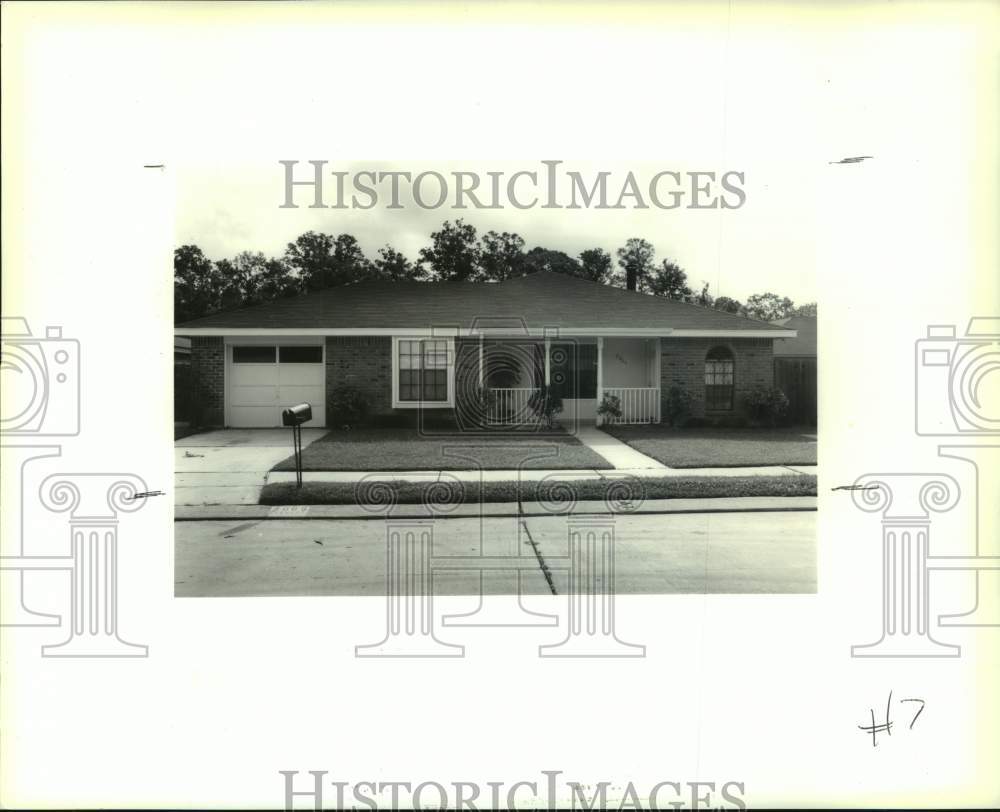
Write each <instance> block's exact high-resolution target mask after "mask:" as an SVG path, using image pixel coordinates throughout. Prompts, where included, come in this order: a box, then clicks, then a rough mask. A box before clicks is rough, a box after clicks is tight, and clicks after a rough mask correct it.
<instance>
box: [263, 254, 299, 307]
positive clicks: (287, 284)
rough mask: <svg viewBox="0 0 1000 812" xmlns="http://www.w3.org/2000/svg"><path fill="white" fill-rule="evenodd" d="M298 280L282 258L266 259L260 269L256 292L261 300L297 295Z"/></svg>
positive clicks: (266, 300) (268, 300) (269, 300)
mask: <svg viewBox="0 0 1000 812" xmlns="http://www.w3.org/2000/svg"><path fill="white" fill-rule="evenodd" d="M298 293H299V282H298V280H297V279H296V278H295V277H294V276H293V275H292V270H291V268H289V267H288V265H287V264H286V263H285V261H284V260H282V259H266V260H265V261H264V264H263V266H262V267H261V270H260V276H259V282H258V285H257V294H258V296H259V297H260V300H261V301H263V302H271V301H274V300H275V299H284V298H287V297H289V296H297V295H298Z"/></svg>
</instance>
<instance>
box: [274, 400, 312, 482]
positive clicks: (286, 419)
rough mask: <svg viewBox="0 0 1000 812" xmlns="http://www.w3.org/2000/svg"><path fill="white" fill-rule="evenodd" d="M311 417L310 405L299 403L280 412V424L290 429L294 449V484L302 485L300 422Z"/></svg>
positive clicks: (304, 421)
mask: <svg viewBox="0 0 1000 812" xmlns="http://www.w3.org/2000/svg"><path fill="white" fill-rule="evenodd" d="M312 419H313V410H312V406H310V405H309V404H308V403H300V404H299V405H298V406H290V407H289V408H287V409H284V410H282V412H281V425H283V426H290V427H291V429H292V448H293V449H294V450H295V485H296V487H299V488H301V487H302V424H303V423H308V422H309V421H310V420H312Z"/></svg>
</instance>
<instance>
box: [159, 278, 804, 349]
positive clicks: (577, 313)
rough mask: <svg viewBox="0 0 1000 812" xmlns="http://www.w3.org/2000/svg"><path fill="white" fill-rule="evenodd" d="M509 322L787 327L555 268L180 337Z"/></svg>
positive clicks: (267, 308) (227, 321)
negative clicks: (226, 332) (495, 280)
mask: <svg viewBox="0 0 1000 812" xmlns="http://www.w3.org/2000/svg"><path fill="white" fill-rule="evenodd" d="M504 320H505V321H506V323H507V329H514V327H515V325H517V324H523V325H524V326H526V327H527V328H528V329H529V331H532V332H535V331H541V330H544V329H546V328H556V329H559V330H562V331H564V332H566V333H567V334H569V333H571V332H573V331H580V330H587V331H588V332H590V331H596V334H598V335H599V334H601V332H606V333H609V334H610V333H613V332H615V331H617V332H619V333H623V334H624V333H626V332H628V331H638V332H644V331H650V332H651V331H654V330H657V331H661V332H663V333H665V334H666V333H669V332H671V331H711V332H712V333H716V332H729V331H734V332H743V333H746V332H751V331H752V332H754V333H757V334H762V335H766V336H769V335H771V334H772V333H773V334H774V335H775V337H777V336H779V335H780V334H781V333H785V335H788V331H786V330H783V328H781V327H779V326H776V325H773V324H769V323H768V322H765V321H757V320H754V319H748V318H745V317H743V316H738V315H735V314H732V313H724V312H723V311H721V310H713V309H711V308H706V307H701V306H699V305H693V304H687V303H685V302H677V301H673V300H670V299H665V298H662V297H659V296H649V295H647V294H644V293H636V292H634V291H628V290H623V289H621V288H616V287H611V286H608V285H602V284H600V283H597V282H590V281H587V280H585V279H579V278H577V277H573V276H568V275H565V274H558V273H554V272H551V271H538V272H537V273H533V274H528V275H526V276H521V277H516V278H514V279H509V280H507V281H505V282H499V283H497V282H493V283H490V282H362V283H359V284H356V285H345V286H342V287H336V288H327V289H325V290H320V291H315V292H313V293H307V294H303V295H300V296H295V297H292V298H288V299H279V300H277V301H273V302H268V303H267V304H261V305H256V306H254V307H246V308H243V309H241V310H232V311H229V312H225V313H215V314H213V315H211V316H205V317H203V318H200V319H195V320H193V321H189V322H186V323H184V324H182V325H179V326H178V327H177V329H176V332H177V333H178V334H180V335H198V334H199V333H201V334H220V333H222V332H224V331H226V330H239V331H243V330H247V331H249V330H255V331H260V332H263V331H266V330H293V329H295V330H306V331H314V332H324V331H325V332H331V331H332V332H350V331H356V332H362V331H366V332H371V333H375V332H380V333H381V332H387V333H388V332H399V331H401V330H407V329H417V330H423V329H429V328H457V329H458V330H459V331H465V330H471V331H474V330H476V329H477V327H478V328H479V329H483V324H484V323H486V324H496V323H498V322H500V321H504Z"/></svg>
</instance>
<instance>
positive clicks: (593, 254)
mask: <svg viewBox="0 0 1000 812" xmlns="http://www.w3.org/2000/svg"><path fill="white" fill-rule="evenodd" d="M611 274H612V266H611V255H610V254H609V253H608V252H607V251H605V250H603V249H601V248H588V249H587V250H586V251H581V252H580V276H582V277H583V278H584V279H589V280H590V281H591V282H600V283H601V284H603V285H606V284H608V282H610V281H611Z"/></svg>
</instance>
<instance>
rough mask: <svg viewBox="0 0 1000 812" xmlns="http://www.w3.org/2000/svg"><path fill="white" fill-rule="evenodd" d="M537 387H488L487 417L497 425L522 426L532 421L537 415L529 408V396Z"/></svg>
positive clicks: (534, 420) (536, 418)
mask: <svg viewBox="0 0 1000 812" xmlns="http://www.w3.org/2000/svg"><path fill="white" fill-rule="evenodd" d="M537 391H538V389H536V388H531V389H490V394H491V396H492V402H491V403H490V406H489V411H488V412H487V419H488V420H489V422H490V423H492V424H494V425H497V426H523V425H525V424H528V423H534V422H536V421H537V420H538V415H537V414H535V410H534V409H532V408H531V405H530V400H531V396H532V395H533V394H534V393H535V392H537Z"/></svg>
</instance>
